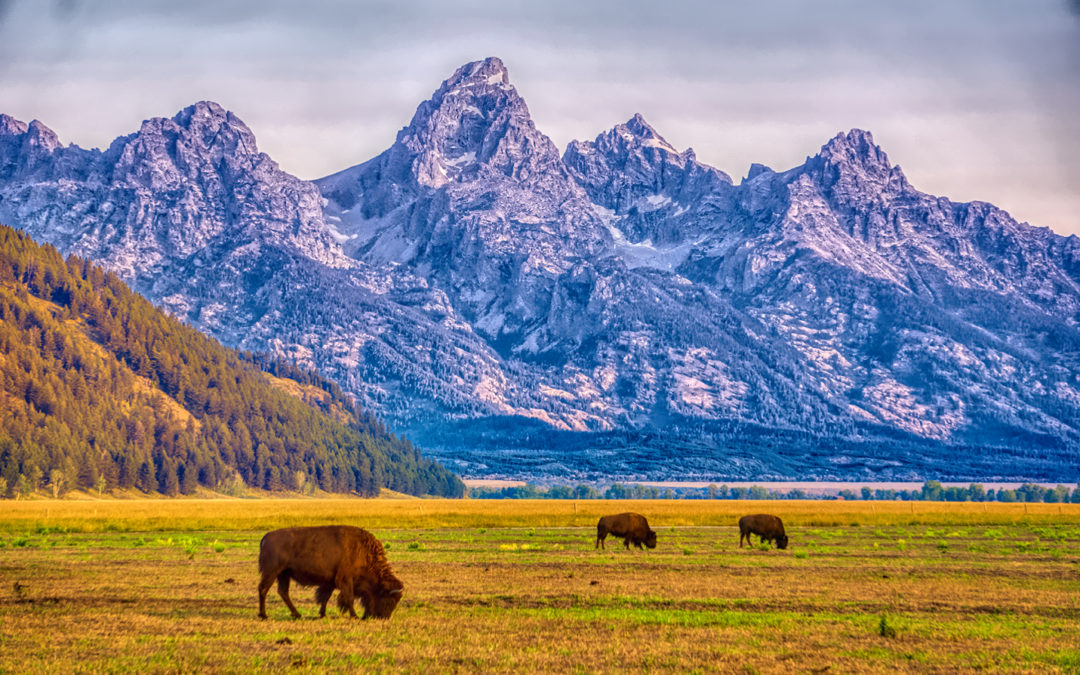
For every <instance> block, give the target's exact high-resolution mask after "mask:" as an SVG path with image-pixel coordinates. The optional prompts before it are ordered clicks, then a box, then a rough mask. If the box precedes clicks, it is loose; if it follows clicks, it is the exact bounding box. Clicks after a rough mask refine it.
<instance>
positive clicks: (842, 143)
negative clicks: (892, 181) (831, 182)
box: [819, 129, 892, 171]
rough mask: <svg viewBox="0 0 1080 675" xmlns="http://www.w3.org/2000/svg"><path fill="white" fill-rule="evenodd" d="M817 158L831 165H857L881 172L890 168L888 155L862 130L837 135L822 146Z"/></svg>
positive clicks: (867, 132) (869, 134) (868, 133)
mask: <svg viewBox="0 0 1080 675" xmlns="http://www.w3.org/2000/svg"><path fill="white" fill-rule="evenodd" d="M819 156H820V157H821V158H822V159H824V160H825V161H827V162H828V163H830V164H833V165H842V164H849V165H850V164H857V165H859V166H862V167H865V168H868V169H870V168H872V169H877V170H881V171H888V170H889V169H891V168H892V165H891V164H889V157H888V155H886V154H885V151H884V150H882V149H881V147H880V146H878V145H877V144H876V143H874V137H873V135H872V134H871V133H870V132H869V131H863V130H862V129H852V130H851V131H849V132H847V133H842V132H841V133H839V134H837V135H836V136H834V137H833V138H832V139H830V140H829V142H828V143H826V144H825V145H824V146H822V148H821V152H820V153H819Z"/></svg>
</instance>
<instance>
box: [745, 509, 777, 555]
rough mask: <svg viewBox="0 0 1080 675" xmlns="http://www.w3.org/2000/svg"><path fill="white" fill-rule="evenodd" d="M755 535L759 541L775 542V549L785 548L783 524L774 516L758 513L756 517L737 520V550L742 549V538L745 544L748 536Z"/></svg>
mask: <svg viewBox="0 0 1080 675" xmlns="http://www.w3.org/2000/svg"><path fill="white" fill-rule="evenodd" d="M752 534H756V535H757V536H759V537H761V541H763V542H764V541H773V542H776V548H787V535H786V534H785V533H784V523H783V522H781V521H780V519H779V518H777V517H776V516H770V515H769V514H767V513H759V514H757V515H756V516H743V517H742V518H739V548H742V543H743V538H744V537H745V538H746V543H747V544H753V542H751V541H750V535H752Z"/></svg>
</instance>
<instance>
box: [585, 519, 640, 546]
mask: <svg viewBox="0 0 1080 675" xmlns="http://www.w3.org/2000/svg"><path fill="white" fill-rule="evenodd" d="M609 534H610V535H611V536H613V537H619V538H621V539H622V540H623V546H625V547H626V548H628V549H629V548H630V544H633V545H634V546H637V547H638V548H641V545H642V544H645V545H646V546H648V547H649V548H656V533H655V532H653V531H652V530H651V529H649V521H647V520H645V516H643V515H641V514H639V513H620V514H618V515H616V516H604V517H603V518H601V519H600V522H599V523H597V524H596V546H593V548H594V549H595V548H596V547H597V546H599V547H600V548H601V549H602V548H604V539H605V538H606V537H607V536H608V535H609Z"/></svg>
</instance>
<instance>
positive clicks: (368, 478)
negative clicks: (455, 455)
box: [0, 226, 462, 496]
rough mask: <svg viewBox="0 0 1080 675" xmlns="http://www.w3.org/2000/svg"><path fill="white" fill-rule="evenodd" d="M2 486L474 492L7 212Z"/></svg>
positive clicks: (2, 239) (0, 326)
mask: <svg viewBox="0 0 1080 675" xmlns="http://www.w3.org/2000/svg"><path fill="white" fill-rule="evenodd" d="M0 408H2V409H3V410H4V415H3V416H2V418H0V479H2V481H3V483H0V494H3V493H8V494H12V493H14V492H16V491H21V490H25V489H26V488H27V487H29V488H30V489H35V488H38V487H41V486H42V485H43V484H46V483H47V484H48V485H49V486H50V487H52V488H54V489H56V490H57V491H61V490H64V489H67V488H83V489H101V490H111V489H114V488H130V487H136V488H139V489H141V490H143V491H145V492H161V493H164V494H169V495H174V494H180V493H184V494H188V493H191V492H194V491H195V489H196V487H197V486H200V485H201V486H204V487H207V488H211V489H226V490H235V489H236V488H237V487H238V485H239V483H238V478H239V480H242V481H243V484H245V485H248V486H252V487H257V488H262V489H267V490H293V491H302V490H304V489H305V488H307V489H311V488H314V487H316V486H317V487H318V488H319V489H322V490H325V491H328V492H338V493H343V492H355V493H359V494H361V495H374V494H377V493H378V491H379V489H380V488H383V487H387V488H390V489H392V490H396V491H401V492H408V493H410V494H438V495H446V496H460V495H461V493H462V485H461V482H460V481H459V480H458V479H457V478H456V477H455V476H453V475H452V474H450V473H449V472H448V471H446V469H444V468H443V467H441V466H439V465H438V464H436V463H435V462H433V461H431V460H428V459H425V458H423V457H421V456H420V454H419V453H418V452H417V451H416V449H415V448H413V447H412V445H411V444H410V443H409V442H408V441H406V440H404V439H401V438H398V437H395V436H393V435H391V434H389V433H388V432H387V430H386V428H385V427H384V426H383V425H382V424H381V423H380V422H379V421H378V420H377V419H375V418H374V417H373V416H371V415H370V414H369V413H367V412H366V411H364V410H363V409H362V408H360V407H359V406H357V405H356V404H355V403H354V402H353V401H352V399H351V398H350V397H348V396H346V395H344V394H343V393H342V392H341V390H340V389H339V388H338V387H337V386H336V385H333V384H331V383H329V382H328V381H326V380H324V379H322V378H320V377H319V376H317V375H315V374H313V373H310V372H307V371H304V370H302V369H299V368H295V367H293V366H289V365H287V364H284V363H280V362H277V361H274V360H271V359H269V358H266V357H257V356H254V355H251V354H242V353H238V352H235V351H233V350H230V349H227V348H225V347H222V346H221V345H220V344H218V343H217V342H215V341H214V340H212V339H211V338H208V337H206V336H204V335H202V334H201V333H199V332H198V331H196V330H194V329H193V328H189V327H187V326H184V325H182V324H181V323H180V322H179V321H177V320H176V319H174V318H172V317H169V316H168V315H166V314H164V313H163V312H162V311H161V310H159V309H157V308H155V307H153V305H151V304H150V303H149V302H147V301H146V300H145V299H143V298H141V297H139V296H138V295H136V294H135V293H133V292H131V291H130V290H129V289H128V288H127V287H126V286H125V285H124V284H123V282H121V281H120V280H119V279H118V278H117V277H116V276H115V275H112V274H109V273H106V272H104V271H103V270H102V269H100V268H98V267H95V266H93V265H91V264H90V263H87V262H85V261H83V260H80V259H78V258H76V257H74V256H70V257H69V258H68V259H67V260H65V259H63V258H62V257H61V256H60V254H59V253H58V252H57V251H56V249H54V248H52V247H51V246H48V245H45V246H39V245H37V244H35V243H34V242H33V241H32V240H31V239H30V238H29V237H28V236H26V235H25V234H22V233H19V232H17V231H15V230H13V229H11V228H8V227H3V226H0Z"/></svg>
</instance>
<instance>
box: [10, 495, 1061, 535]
mask: <svg viewBox="0 0 1080 675" xmlns="http://www.w3.org/2000/svg"><path fill="white" fill-rule="evenodd" d="M0 504H2V505H3V511H2V515H0V532H20V531H24V530H27V529H33V528H36V527H39V526H46V527H51V528H54V529H56V528H61V529H66V530H76V531H81V532H102V531H105V532H107V531H118V532H124V531H158V530H161V531H165V530H178V531H197V530H246V529H254V530H259V529H271V528H275V527H286V526H292V525H313V524H319V523H325V522H327V520H333V521H335V522H336V521H350V522H358V523H362V524H363V525H364V526H366V527H373V528H377V527H410V528H446V527H593V526H595V525H596V520H597V518H599V517H600V516H602V515H605V514H608V513H617V512H619V511H639V512H641V513H645V514H647V515H648V516H649V518H650V522H651V523H654V524H655V525H658V526H731V525H734V524H735V523H736V522H737V521H738V518H739V516H742V515H745V514H747V513H760V512H767V513H776V514H779V515H781V516H782V517H783V519H784V523H785V524H787V525H789V526H850V525H916V524H920V525H980V524H984V525H990V524H993V525H999V524H1044V523H1045V524H1052V523H1062V522H1073V523H1080V504H998V503H947V502H862V501H852V502H841V501H752V500H741V501H726V500H720V501H707V500H653V501H642V500H584V501H569V500H527V499H521V500H483V499H474V500H454V499H350V498H330V499H311V498H296V499H258V500H253V499H229V498H223V499H130V500H113V499H101V500H92V501H87V500H85V499H84V500H74V499H64V500H29V501H7V502H0Z"/></svg>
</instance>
